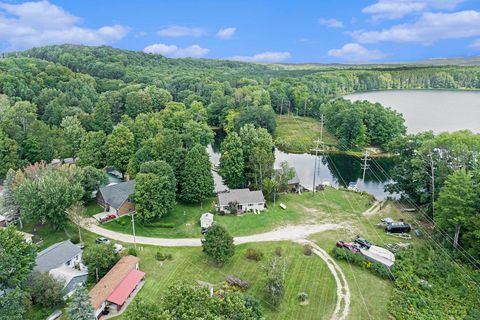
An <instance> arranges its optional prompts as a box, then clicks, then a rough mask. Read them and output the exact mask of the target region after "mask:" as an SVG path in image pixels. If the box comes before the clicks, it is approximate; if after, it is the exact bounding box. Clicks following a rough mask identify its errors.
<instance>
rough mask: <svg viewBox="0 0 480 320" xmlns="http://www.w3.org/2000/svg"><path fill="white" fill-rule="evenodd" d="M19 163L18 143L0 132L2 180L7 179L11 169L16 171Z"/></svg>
mask: <svg viewBox="0 0 480 320" xmlns="http://www.w3.org/2000/svg"><path fill="white" fill-rule="evenodd" d="M19 163H20V159H19V156H18V146H17V143H16V142H15V140H12V139H10V138H8V137H7V135H6V134H5V133H4V132H2V131H1V130H0V178H3V177H5V175H6V174H7V172H8V170H9V169H16V168H17V167H18V165H19Z"/></svg>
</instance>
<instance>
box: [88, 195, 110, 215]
mask: <svg viewBox="0 0 480 320" xmlns="http://www.w3.org/2000/svg"><path fill="white" fill-rule="evenodd" d="M103 211H105V209H103V208H102V207H101V206H100V205H99V204H98V203H97V202H96V201H95V199H91V200H90V201H88V203H87V204H86V205H85V215H87V216H89V217H92V216H93V215H95V214H97V213H100V212H103Z"/></svg>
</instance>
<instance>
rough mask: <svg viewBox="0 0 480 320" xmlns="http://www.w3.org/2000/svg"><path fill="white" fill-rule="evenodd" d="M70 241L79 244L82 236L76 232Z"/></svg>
mask: <svg viewBox="0 0 480 320" xmlns="http://www.w3.org/2000/svg"><path fill="white" fill-rule="evenodd" d="M70 241H71V242H72V243H73V244H77V243H80V237H79V236H78V234H74V235H72V236H71V237H70Z"/></svg>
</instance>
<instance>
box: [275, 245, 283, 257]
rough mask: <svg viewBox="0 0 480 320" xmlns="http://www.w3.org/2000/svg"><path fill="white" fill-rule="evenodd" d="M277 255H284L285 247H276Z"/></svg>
mask: <svg viewBox="0 0 480 320" xmlns="http://www.w3.org/2000/svg"><path fill="white" fill-rule="evenodd" d="M275 255H277V256H278V257H281V256H283V248H282V247H276V248H275Z"/></svg>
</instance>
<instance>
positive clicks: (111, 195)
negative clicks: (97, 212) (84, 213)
mask: <svg viewBox="0 0 480 320" xmlns="http://www.w3.org/2000/svg"><path fill="white" fill-rule="evenodd" d="M134 190H135V180H130V181H126V182H120V183H115V184H109V185H108V186H105V187H102V188H100V190H98V192H97V196H96V199H97V203H98V204H99V205H100V206H102V207H103V208H105V211H106V212H108V213H113V214H115V215H117V216H122V215H126V214H129V213H132V212H135V202H134V201H133V199H132V194H133V192H134Z"/></svg>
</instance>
